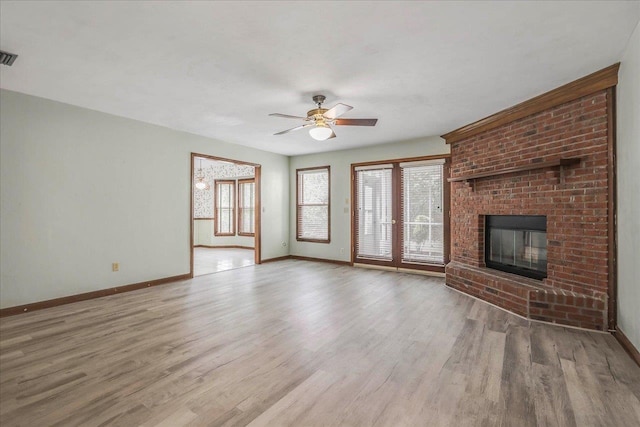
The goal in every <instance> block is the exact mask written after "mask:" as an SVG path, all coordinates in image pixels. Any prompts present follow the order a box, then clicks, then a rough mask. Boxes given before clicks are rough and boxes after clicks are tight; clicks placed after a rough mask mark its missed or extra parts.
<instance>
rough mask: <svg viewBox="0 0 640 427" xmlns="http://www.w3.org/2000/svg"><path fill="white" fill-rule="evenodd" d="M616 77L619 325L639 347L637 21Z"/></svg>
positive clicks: (639, 75) (639, 33)
mask: <svg viewBox="0 0 640 427" xmlns="http://www.w3.org/2000/svg"><path fill="white" fill-rule="evenodd" d="M638 7H640V5H638ZM618 77H619V80H618V87H617V93H616V95H617V102H618V105H617V111H616V113H617V163H618V174H617V179H618V326H619V328H620V329H621V330H622V331H623V332H624V334H625V335H626V336H627V337H628V338H629V339H630V340H631V342H632V343H633V344H634V345H635V347H636V348H637V349H640V262H639V260H640V24H639V25H638V26H637V27H636V29H635V31H634V33H633V35H632V36H631V39H630V40H629V43H628V45H627V48H626V50H625V53H624V55H623V57H622V61H621V64H620V71H619V74H618Z"/></svg>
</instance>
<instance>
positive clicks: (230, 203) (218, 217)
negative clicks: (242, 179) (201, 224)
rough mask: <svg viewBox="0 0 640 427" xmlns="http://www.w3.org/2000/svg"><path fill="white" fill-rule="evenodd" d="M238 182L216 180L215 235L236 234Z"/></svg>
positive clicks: (214, 198) (214, 199) (214, 203)
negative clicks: (236, 192)
mask: <svg viewBox="0 0 640 427" xmlns="http://www.w3.org/2000/svg"><path fill="white" fill-rule="evenodd" d="M235 189H236V182H235V181H228V180H215V194H214V197H213V209H214V212H215V213H214V214H215V221H214V231H213V234H214V235H215V236H233V235H235V234H236V229H235V228H236V227H235V225H236V224H235V205H236V200H235V198H236V194H235Z"/></svg>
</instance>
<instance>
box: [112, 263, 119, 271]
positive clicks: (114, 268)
mask: <svg viewBox="0 0 640 427" xmlns="http://www.w3.org/2000/svg"><path fill="white" fill-rule="evenodd" d="M111 271H120V264H119V263H117V262H114V263H112V264H111Z"/></svg>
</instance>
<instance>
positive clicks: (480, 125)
mask: <svg viewBox="0 0 640 427" xmlns="http://www.w3.org/2000/svg"><path fill="white" fill-rule="evenodd" d="M619 68H620V63H619V62H618V63H616V64H613V65H610V66H609V67H607V68H603V69H602V70H600V71H596V72H595V73H592V74H589V75H588V76H585V77H582V78H580V79H578V80H575V81H573V82H571V83H567V84H566V85H564V86H560V87H558V88H556V89H553V90H551V91H549V92H546V93H543V94H542V95H538V96H536V97H535V98H531V99H529V100H527V101H524V102H521V103H520V104H517V105H514V106H513V107H510V108H507V109H505V110H502V111H500V112H497V113H495V114H492V115H490V116H488V117H485V118H484V119H480V120H478V121H476V122H473V123H470V124H468V125H466V126H462V127H461V128H458V129H456V130H453V131H451V132H449V133H445V134H444V135H442V138H444V139H445V141H446V142H447V144H451V143H452V142H456V141H460V140H462V139H465V138H469V137H471V136H474V135H477V134H479V133H481V132H485V131H488V130H491V129H494V128H497V127H498V126H502V125H504V124H507V123H511V122H513V121H515V120H518V119H521V118H523V117H527V116H530V115H532V114H535V113H539V112H541V111H544V110H547V109H549V108H553V107H556V106H558V105H561V104H564V103H566V102H569V101H573V100H574V99H578V98H581V97H583V96H586V95H589V94H592V93H594V92H597V91H599V90H603V89H607V88H610V87H612V86H615V85H617V84H618V69H619Z"/></svg>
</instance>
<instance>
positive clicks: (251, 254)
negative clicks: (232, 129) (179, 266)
mask: <svg viewBox="0 0 640 427" xmlns="http://www.w3.org/2000/svg"><path fill="white" fill-rule="evenodd" d="M260 172H261V167H260V165H259V164H255V163H248V162H243V161H239V160H233V159H226V158H221V157H216V156H209V155H205V154H197V153H191V188H192V191H191V203H190V211H191V238H190V242H191V245H190V251H191V273H190V274H191V277H194V276H201V275H205V274H211V273H216V272H220V271H225V270H231V269H235V268H240V267H246V266H249V265H254V264H260V209H261V208H260Z"/></svg>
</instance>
